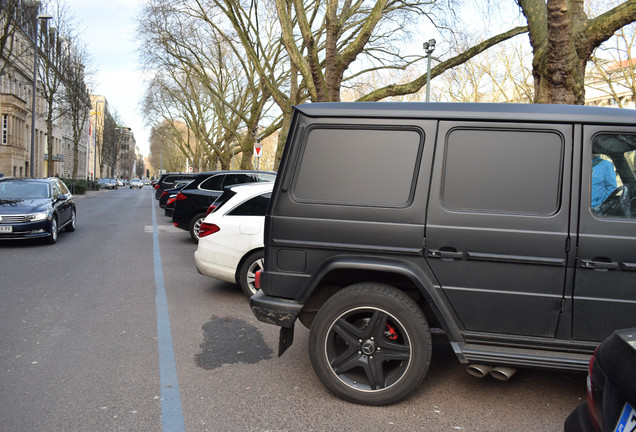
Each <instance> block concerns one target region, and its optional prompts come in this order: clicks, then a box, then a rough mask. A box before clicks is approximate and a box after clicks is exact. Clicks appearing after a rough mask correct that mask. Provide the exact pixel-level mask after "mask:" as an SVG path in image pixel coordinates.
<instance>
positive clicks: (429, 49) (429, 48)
mask: <svg viewBox="0 0 636 432" xmlns="http://www.w3.org/2000/svg"><path fill="white" fill-rule="evenodd" d="M424 50H425V51H426V57H428V67H427V68H426V102H430V101H431V54H433V51H435V39H431V40H429V41H428V42H424Z"/></svg>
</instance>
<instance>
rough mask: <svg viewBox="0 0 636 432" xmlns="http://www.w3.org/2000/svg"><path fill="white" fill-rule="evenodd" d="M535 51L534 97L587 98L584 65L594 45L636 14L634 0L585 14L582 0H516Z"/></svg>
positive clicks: (561, 100)
mask: <svg viewBox="0 0 636 432" xmlns="http://www.w3.org/2000/svg"><path fill="white" fill-rule="evenodd" d="M517 2H518V4H519V6H520V7H521V10H522V12H523V14H524V16H525V17H526V19H527V21H528V28H529V35H530V44H531V45H532V49H533V52H534V57H533V63H532V68H533V72H532V74H533V77H534V87H535V95H534V102H535V103H552V104H574V105H583V103H584V102H585V66H586V65H587V62H588V61H589V60H590V56H591V55H592V51H594V49H595V48H596V47H598V46H599V45H600V44H601V43H603V42H604V41H605V40H607V39H609V38H610V37H611V36H612V35H613V34H614V32H615V31H616V30H618V29H620V28H621V27H623V26H625V25H626V24H629V23H630V22H633V21H635V20H636V0H627V1H625V2H624V3H622V4H620V5H619V6H617V7H615V8H613V9H610V10H609V11H607V12H605V13H604V14H602V15H600V16H598V17H596V18H592V19H590V18H588V17H587V15H586V14H585V11H584V10H583V0H547V1H546V0H517Z"/></svg>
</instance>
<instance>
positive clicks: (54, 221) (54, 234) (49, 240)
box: [46, 216, 58, 244]
mask: <svg viewBox="0 0 636 432" xmlns="http://www.w3.org/2000/svg"><path fill="white" fill-rule="evenodd" d="M57 234H58V230H57V216H53V217H52V218H51V233H50V234H49V236H48V237H47V238H46V243H48V244H55V243H57Z"/></svg>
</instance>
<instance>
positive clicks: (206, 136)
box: [139, 0, 282, 169]
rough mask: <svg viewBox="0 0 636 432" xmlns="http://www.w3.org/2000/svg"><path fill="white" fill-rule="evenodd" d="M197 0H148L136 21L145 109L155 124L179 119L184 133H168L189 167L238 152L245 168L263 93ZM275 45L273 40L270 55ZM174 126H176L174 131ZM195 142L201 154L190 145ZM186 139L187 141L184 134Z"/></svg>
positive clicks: (263, 107) (224, 161) (226, 160)
mask: <svg viewBox="0 0 636 432" xmlns="http://www.w3.org/2000/svg"><path fill="white" fill-rule="evenodd" d="M198 6H200V4H199V3H197V2H185V1H176V2H175V1H166V0H154V1H151V2H149V3H148V4H147V6H146V9H145V13H144V16H143V18H142V19H140V20H139V34H140V35H141V36H142V38H143V40H144V50H143V51H144V59H145V63H146V65H147V68H148V69H149V70H153V71H155V79H154V80H153V81H152V84H151V86H150V87H149V91H148V97H147V98H146V104H145V107H146V109H145V112H146V116H147V118H153V117H154V118H155V122H157V123H162V124H163V122H164V120H166V121H167V124H172V125H176V124H179V121H182V122H184V123H185V124H186V125H187V130H188V135H187V136H186V137H182V136H181V134H180V133H175V134H173V138H174V139H175V141H174V142H175V144H176V145H177V146H179V147H180V148H181V149H182V151H183V152H184V154H186V156H187V157H188V159H189V160H190V161H191V162H192V164H193V165H194V166H200V165H201V163H202V162H205V161H208V162H207V163H209V162H210V161H212V160H214V161H218V162H219V163H220V164H221V169H229V168H230V160H231V158H232V157H233V155H235V154H238V153H241V154H242V160H241V167H242V168H245V169H249V168H251V167H252V162H251V159H252V152H253V143H254V137H255V136H256V135H257V134H258V133H259V132H260V134H261V135H262V134H263V133H265V134H267V133H271V130H270V131H269V132H267V131H266V132H263V129H262V128H259V120H260V119H261V118H262V117H263V116H265V115H266V111H267V108H268V100H269V94H268V92H267V91H266V90H265V89H264V87H263V86H262V84H261V80H260V79H259V78H258V75H257V74H256V72H255V68H254V65H253V64H252V63H251V62H249V61H246V59H245V58H244V57H245V56H244V55H243V53H242V51H240V50H239V49H240V47H241V46H240V44H236V43H234V41H233V40H231V36H230V35H228V34H226V33H224V32H223V31H221V29H220V28H219V27H218V26H217V25H216V21H215V17H213V16H210V15H209V14H208V10H207V9H204V8H200V7H198ZM281 52H282V49H281V48H280V45H278V53H279V54H280V53H281ZM175 132H178V131H175ZM190 133H191V134H192V137H193V138H194V140H195V142H198V143H202V144H203V147H204V152H205V155H204V156H205V157H204V158H201V157H200V156H199V157H197V155H195V154H193V151H194V150H195V149H197V147H194V146H192V145H191V140H190V138H191V135H190ZM184 138H187V141H186V140H185V139H184Z"/></svg>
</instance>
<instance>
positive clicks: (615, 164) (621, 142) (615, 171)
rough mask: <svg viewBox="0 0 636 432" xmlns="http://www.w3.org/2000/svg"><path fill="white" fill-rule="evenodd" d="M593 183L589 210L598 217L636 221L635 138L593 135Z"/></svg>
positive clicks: (606, 134) (624, 135)
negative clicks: (634, 219)
mask: <svg viewBox="0 0 636 432" xmlns="http://www.w3.org/2000/svg"><path fill="white" fill-rule="evenodd" d="M590 181H591V187H590V208H591V210H592V212H593V213H594V214H595V215H597V216H601V217H626V218H636V194H635V193H634V192H635V191H636V136H634V135H628V134H608V133H601V134H598V135H596V136H594V138H593V139H592V164H591V176H590Z"/></svg>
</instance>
